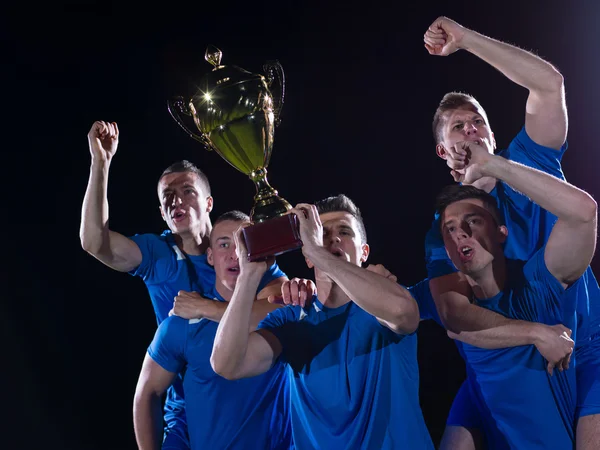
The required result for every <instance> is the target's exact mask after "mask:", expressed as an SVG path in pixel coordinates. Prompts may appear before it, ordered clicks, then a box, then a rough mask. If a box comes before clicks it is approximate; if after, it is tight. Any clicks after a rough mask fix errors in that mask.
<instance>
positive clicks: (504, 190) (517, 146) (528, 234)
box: [425, 128, 600, 346]
mask: <svg viewBox="0 0 600 450" xmlns="http://www.w3.org/2000/svg"><path fill="white" fill-rule="evenodd" d="M566 148H567V145H566V144H565V145H563V147H562V148H561V149H560V151H557V150H554V149H551V148H548V147H543V146H541V145H538V144H536V143H535V142H534V141H532V140H531V138H530V137H529V136H528V135H527V132H526V131H525V128H523V129H522V130H521V132H520V133H519V134H518V135H517V136H516V137H515V138H514V139H513V141H512V142H511V143H510V145H509V146H508V148H507V149H506V150H502V151H500V152H499V153H498V154H499V155H500V156H502V157H504V158H506V159H508V160H511V161H515V162H518V163H520V164H523V165H525V166H528V167H532V168H534V169H538V170H540V171H542V172H546V173H548V174H550V175H552V176H555V177H557V178H560V179H563V180H564V179H565V177H564V174H563V172H562V168H561V159H562V156H563V154H564V152H565V150H566ZM490 194H491V195H492V196H493V197H495V198H496V199H497V200H498V207H499V209H500V213H501V214H502V217H503V219H504V223H505V224H506V226H507V228H508V231H509V233H508V238H507V239H506V244H505V247H504V254H505V255H506V257H507V258H510V259H516V260H522V261H527V260H529V258H531V257H532V255H533V254H534V253H535V252H536V251H537V250H539V249H540V248H541V247H542V246H544V245H545V243H546V241H547V240H548V237H549V236H550V232H551V231H552V227H553V226H554V223H555V222H556V216H555V215H553V214H551V213H549V212H548V211H546V210H545V209H542V208H540V207H539V206H538V205H537V204H535V203H533V202H532V201H531V200H530V199H529V198H528V197H526V196H524V195H523V194H521V193H519V192H517V191H515V190H514V189H513V188H511V187H510V186H508V185H507V184H506V183H504V182H502V181H499V182H498V183H496V186H495V187H494V189H493V190H492V191H491V192H490ZM425 247H426V248H425V253H426V261H427V271H428V276H429V278H436V277H439V276H442V275H446V274H448V273H452V272H455V271H456V269H455V268H454V265H453V264H452V262H451V261H450V259H449V258H448V255H447V253H446V250H445V248H444V242H443V239H442V235H441V232H440V227H439V221H438V220H437V217H436V219H435V220H434V223H433V225H432V227H431V230H430V231H429V233H428V234H427V237H426V239H425ZM565 295H566V298H565V299H564V301H563V304H564V305H565V309H564V310H563V315H564V320H565V321H566V322H570V323H576V324H577V326H576V327H575V326H574V327H572V330H573V336H572V337H573V339H574V340H575V341H576V345H577V346H581V345H585V344H587V343H588V342H589V340H590V336H592V335H594V334H595V333H597V332H599V331H600V288H599V287H598V282H597V281H596V278H595V277H594V274H593V272H592V270H591V268H590V267H588V268H587V270H586V272H585V274H584V275H583V277H582V282H580V283H578V285H577V289H569V290H567V292H566V293H565ZM574 317H575V318H576V320H574ZM565 325H566V324H565Z"/></svg>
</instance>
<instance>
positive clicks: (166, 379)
mask: <svg viewBox="0 0 600 450" xmlns="http://www.w3.org/2000/svg"><path fill="white" fill-rule="evenodd" d="M175 376H176V374H174V373H172V372H169V371H167V370H165V369H163V368H162V367H161V366H160V365H158V364H157V363H156V362H154V360H152V358H151V357H150V355H148V353H146V357H145V358H144V363H143V365H142V370H141V372H140V377H139V379H138V384H137V387H136V389H135V397H134V401H133V426H134V430H135V439H136V441H137V444H138V447H139V449H140V450H155V449H156V450H159V449H160V448H161V444H162V428H163V427H162V402H161V396H162V394H163V393H164V392H165V391H166V390H167V388H168V387H169V386H170V385H171V384H172V383H173V380H174V378H175Z"/></svg>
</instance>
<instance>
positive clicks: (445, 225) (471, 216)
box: [443, 212, 483, 227]
mask: <svg viewBox="0 0 600 450" xmlns="http://www.w3.org/2000/svg"><path fill="white" fill-rule="evenodd" d="M473 217H480V218H483V215H481V214H479V213H475V212H474V213H468V214H465V215H464V216H463V218H462V219H461V221H462V220H469V219H471V218H473ZM454 221H455V219H450V220H448V221H446V222H444V225H443V226H444V227H447V226H448V225H450V224H452V223H453V222H454Z"/></svg>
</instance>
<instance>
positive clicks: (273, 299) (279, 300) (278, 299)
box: [267, 295, 285, 305]
mask: <svg viewBox="0 0 600 450" xmlns="http://www.w3.org/2000/svg"><path fill="white" fill-rule="evenodd" d="M267 301H268V302H269V303H272V304H273V305H284V304H285V303H284V302H283V297H282V296H281V295H269V296H268V297H267Z"/></svg>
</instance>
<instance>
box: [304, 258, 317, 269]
mask: <svg viewBox="0 0 600 450" xmlns="http://www.w3.org/2000/svg"><path fill="white" fill-rule="evenodd" d="M304 261H306V265H307V266H308V268H309V269H312V268H314V267H315V265H314V264H313V263H312V262H311V260H310V259H308V258H304Z"/></svg>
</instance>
